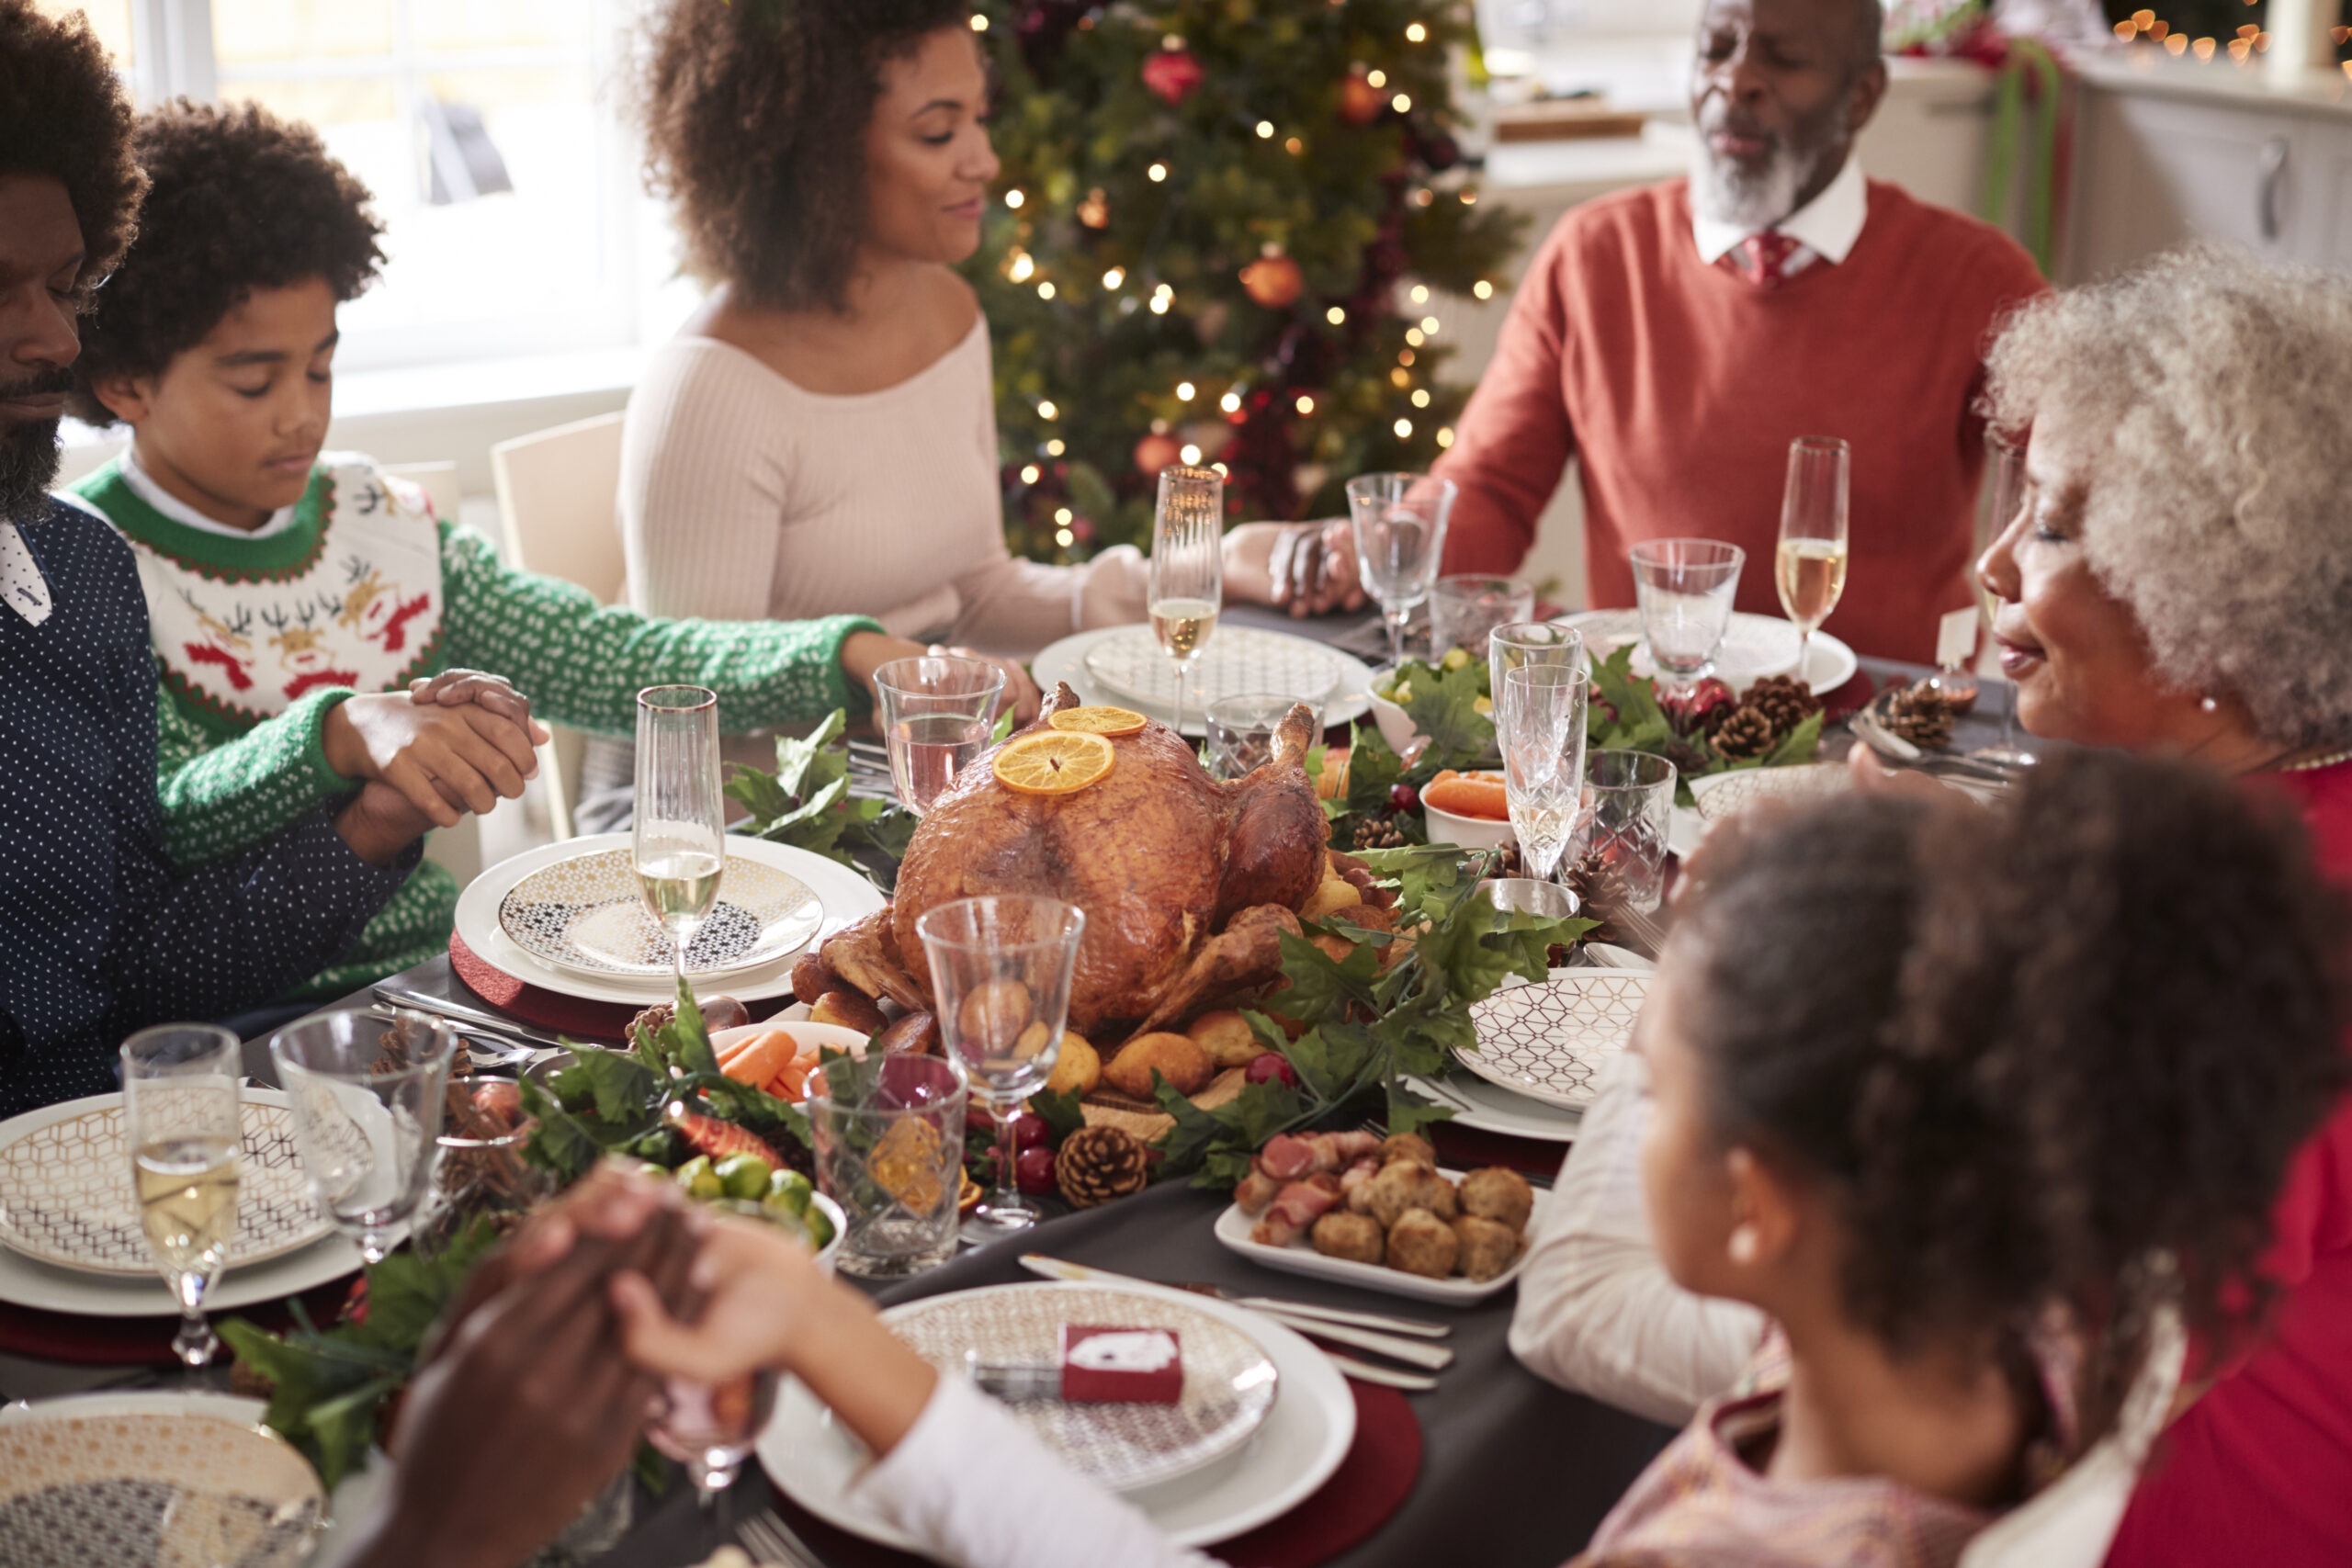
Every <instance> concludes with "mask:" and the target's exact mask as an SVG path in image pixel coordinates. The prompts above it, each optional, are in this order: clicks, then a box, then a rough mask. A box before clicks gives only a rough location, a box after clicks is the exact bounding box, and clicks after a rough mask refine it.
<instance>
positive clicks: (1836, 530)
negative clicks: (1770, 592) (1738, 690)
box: [1772, 435, 1851, 683]
mask: <svg viewBox="0 0 2352 1568" xmlns="http://www.w3.org/2000/svg"><path fill="white" fill-rule="evenodd" d="M1850 466H1851V456H1850V454H1849V452H1848V450H1847V447H1846V444H1845V443H1844V442H1843V441H1840V440H1838V438H1837V437H1835V436H1830V435H1800V436H1798V437H1797V438H1796V439H1795V440H1794V441H1792V442H1790V443H1789V477H1788V484H1787V487H1786V488H1785V489H1784V490H1783V491H1781V542H1780V547H1779V549H1778V550H1777V552H1776V553H1775V556H1774V560H1773V568H1774V570H1773V574H1772V575H1773V581H1774V582H1775V584H1776V585H1777V586H1778V587H1779V589H1780V591H1781V611H1782V612H1783V613H1784V614H1786V615H1787V616H1788V617H1789V619H1790V620H1792V621H1794V622H1795V623H1796V626H1797V680H1798V681H1799V682H1801V683H1810V681H1811V677H1810V676H1809V675H1808V673H1807V671H1808V670H1809V668H1810V666H1809V665H1808V663H1807V662H1806V661H1807V660H1808V659H1809V658H1810V657H1811V655H1812V652H1813V634H1814V633H1815V632H1816V631H1818V630H1820V629H1821V623H1822V622H1824V621H1826V620H1827V619H1828V618H1829V612H1831V611H1832V610H1835V609H1836V608H1837V607H1838V597H1839V595H1841V594H1843V593H1844V592H1846V500H1847V491H1848V473H1849V468H1850Z"/></svg>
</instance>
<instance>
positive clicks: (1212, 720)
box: [1208, 692, 1323, 779]
mask: <svg viewBox="0 0 2352 1568" xmlns="http://www.w3.org/2000/svg"><path fill="white" fill-rule="evenodd" d="M1302 704H1304V705H1306V708H1307V710H1308V711H1309V712H1311V713H1313V714H1314V716H1315V719H1314V723H1313V725H1312V726H1311V727H1310V730H1309V733H1311V734H1312V735H1314V736H1315V737H1316V738H1317V739H1320V738H1321V737H1322V734H1323V705H1322V704H1321V703H1319V702H1309V701H1307V699H1306V698H1305V697H1283V696H1276V695H1274V694H1272V693H1269V692H1256V693H1250V694H1246V695H1242V696H1238V697H1219V698H1218V699H1217V700H1216V701H1215V702H1213V703H1211V704H1210V705H1209V709H1208V713H1209V777H1211V778H1213V779H1238V778H1240V777H1241V776H1242V775H1243V774H1245V773H1251V772H1253V771H1255V770H1256V769H1258V768H1260V767H1261V766H1263V765H1264V764H1265V763H1266V762H1268V761H1272V758H1273V755H1274V733H1275V731H1277V730H1279V729H1280V728H1282V724H1283V720H1284V719H1285V718H1288V717H1289V716H1290V710H1291V709H1292V708H1294V707H1297V706H1299V705H1302ZM1310 744H1312V742H1310Z"/></svg>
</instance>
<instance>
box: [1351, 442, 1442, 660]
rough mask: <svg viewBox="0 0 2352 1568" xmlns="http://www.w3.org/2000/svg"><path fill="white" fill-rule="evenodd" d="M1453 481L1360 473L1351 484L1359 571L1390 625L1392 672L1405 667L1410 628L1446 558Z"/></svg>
mask: <svg viewBox="0 0 2352 1568" xmlns="http://www.w3.org/2000/svg"><path fill="white" fill-rule="evenodd" d="M1455 489H1456V487H1455V485H1454V482H1453V480H1452V479H1431V478H1430V476H1429V475H1427V474H1359V475H1357V476H1356V477H1355V478H1354V479H1350V480H1349V481H1348V521H1349V523H1350V524H1351V525H1352V526H1353V528H1354V531H1355V538H1356V570H1358V571H1359V572H1360V573H1362V575H1363V585H1364V590H1365V592H1368V593H1370V594H1371V595H1372V596H1373V597H1374V599H1377V600H1378V601H1380V614H1381V616H1382V618H1383V619H1385V621H1386V622H1387V623H1388V667H1389V668H1390V669H1392V670H1394V669H1395V668H1397V666H1398V665H1399V664H1402V663H1404V662H1405V623H1406V622H1408V621H1409V620H1411V619H1412V618H1413V611H1414V610H1415V609H1416V608H1418V607H1419V605H1420V604H1421V603H1422V602H1423V601H1424V600H1426V599H1428V598H1429V596H1430V588H1431V587H1432V586H1433V585H1434V584H1435V582H1436V581H1437V568H1438V562H1439V561H1440V560H1441V559H1442V558H1444V555H1445V520H1446V518H1447V517H1448V516H1449V515H1451V514H1452V513H1453V497H1454V493H1455Z"/></svg>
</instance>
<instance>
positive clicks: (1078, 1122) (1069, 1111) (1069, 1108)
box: [1029, 1089, 1086, 1147]
mask: <svg viewBox="0 0 2352 1568" xmlns="http://www.w3.org/2000/svg"><path fill="white" fill-rule="evenodd" d="M1029 1109H1030V1110H1031V1111H1034V1112H1035V1113H1036V1114H1037V1115H1039V1116H1041V1117H1043V1118H1045V1122H1046V1142H1047V1143H1049V1144H1052V1145H1056V1146H1057V1147H1058V1146H1059V1145H1060V1144H1061V1141H1062V1140H1063V1139H1064V1138H1067V1137H1069V1135H1070V1134H1072V1133H1075V1132H1077V1131H1078V1130H1079V1129H1080V1128H1081V1127H1083V1126H1085V1125H1086V1108H1085V1107H1084V1106H1082V1105H1080V1103H1079V1102H1078V1096H1077V1095H1075V1094H1071V1093H1066V1092H1057V1091H1056V1090H1053V1089H1039V1090H1038V1091H1037V1092H1036V1093H1035V1094H1033V1095H1031V1096H1030V1097H1029Z"/></svg>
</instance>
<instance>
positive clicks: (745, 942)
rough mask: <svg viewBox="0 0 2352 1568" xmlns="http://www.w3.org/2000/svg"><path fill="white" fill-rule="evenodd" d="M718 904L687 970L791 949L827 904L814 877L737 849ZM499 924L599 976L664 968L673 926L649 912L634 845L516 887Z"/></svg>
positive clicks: (689, 954)
mask: <svg viewBox="0 0 2352 1568" xmlns="http://www.w3.org/2000/svg"><path fill="white" fill-rule="evenodd" d="M718 892H719V897H718V902H716V903H715V904H713V905H712V906H711V909H710V916H709V918H708V919H706V920H704V921H703V923H702V929H701V930H699V931H696V932H695V939H694V941H692V942H688V943H687V944H686V973H687V974H689V975H705V976H716V975H728V974H732V973H734V972H735V971H737V970H739V969H751V968H755V967H757V966H758V965H760V964H765V963H768V962H769V961H770V960H772V959H777V958H781V957H783V956H784V955H785V954H786V953H790V952H791V951H792V950H793V949H795V948H797V947H798V946H800V945H801V944H802V943H803V942H807V941H808V940H809V938H810V937H812V936H814V935H816V934H817V929H818V928H819V927H820V926H821V925H823V924H824V923H825V906H824V905H823V903H822V902H820V900H819V899H818V897H817V895H816V894H815V893H813V892H811V891H810V890H809V886H808V885H807V884H805V883H803V882H802V881H800V879H799V878H797V877H796V876H793V875H791V874H788V873H786V872H782V871H778V870H777V869H776V868H775V867H774V866H772V865H763V864H762V863H759V862H758V861H754V860H747V859H745V858H744V857H742V856H741V855H729V856H728V857H727V862H726V864H725V865H724V866H723V867H721V869H720V871H719V874H718ZM498 924H499V927H500V929H501V930H503V931H505V932H506V934H507V935H508V936H510V937H512V938H514V939H515V942H516V943H517V944H518V945H520V946H521V947H522V948H523V949H524V951H526V953H531V954H533V955H534V956H536V957H539V958H543V959H545V960H546V961H547V962H548V963H549V964H555V965H556V966H557V967H558V968H561V969H570V970H573V971H585V972H587V973H589V974H592V975H650V976H665V975H668V974H669V973H670V970H671V957H670V953H671V948H670V938H669V934H668V933H667V932H665V931H662V928H661V927H660V926H658V925H656V924H655V923H654V921H653V917H652V916H651V915H650V914H649V913H648V912H647V911H646V908H645V900H644V897H643V895H642V894H641V893H640V892H639V888H638V885H637V872H636V869H635V866H634V863H633V862H632V859H631V856H630V854H629V852H628V851H627V850H603V851H599V852H592V853H589V854H584V855H573V856H572V857H571V858H570V859H568V860H561V861H558V862H557V863H555V864H553V865H551V866H548V867H547V868H546V869H545V870H542V871H535V872H533V873H532V874H530V875H528V876H526V877H525V878H524V879H523V880H522V881H520V882H518V883H516V884H515V890H514V891H513V892H511V893H509V894H507V895H506V897H505V900H504V901H503V903H501V904H500V905H499V907H498Z"/></svg>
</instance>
